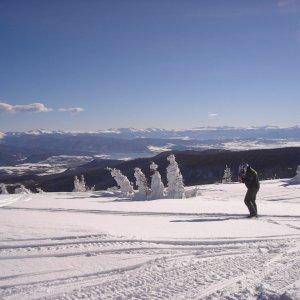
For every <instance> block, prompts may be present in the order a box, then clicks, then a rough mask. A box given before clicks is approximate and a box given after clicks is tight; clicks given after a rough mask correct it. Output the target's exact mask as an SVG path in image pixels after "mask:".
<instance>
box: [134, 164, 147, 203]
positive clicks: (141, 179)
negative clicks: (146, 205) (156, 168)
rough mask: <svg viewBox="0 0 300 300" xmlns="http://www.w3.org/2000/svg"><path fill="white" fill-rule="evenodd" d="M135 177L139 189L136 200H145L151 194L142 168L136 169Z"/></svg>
mask: <svg viewBox="0 0 300 300" xmlns="http://www.w3.org/2000/svg"><path fill="white" fill-rule="evenodd" d="M134 177H135V179H136V185H137V187H138V192H137V193H136V195H135V198H137V199H139V200H145V199H146V198H147V196H148V195H149V192H150V191H149V188H148V184H147V179H146V176H145V174H144V173H143V172H142V170H141V169H140V168H135V169H134Z"/></svg>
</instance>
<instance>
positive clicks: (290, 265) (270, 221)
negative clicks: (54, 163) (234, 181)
mask: <svg viewBox="0 0 300 300" xmlns="http://www.w3.org/2000/svg"><path fill="white" fill-rule="evenodd" d="M288 195H289V194H288V193H287V194H285V195H283V194H282V195H279V196H278V198H280V197H281V198H282V197H284V198H288V197H287V196H288ZM43 197H46V196H43ZM272 197H273V196H272ZM273 198H274V197H273ZM31 199H32V196H31V195H26V196H25V195H18V196H17V195H14V196H13V195H11V196H7V197H5V199H2V200H1V201H0V206H1V209H0V210H1V211H2V212H3V213H11V214H13V213H14V212H18V213H22V212H24V213H33V214H34V216H39V215H41V216H42V217H43V218H44V217H45V214H48V215H49V216H55V215H57V214H59V213H60V212H63V213H68V212H72V215H73V213H75V212H74V211H76V213H77V214H78V215H77V218H78V216H80V215H81V214H86V213H87V211H88V209H84V208H83V209H78V208H76V209H72V208H70V209H69V211H68V209H66V208H61V209H59V208H53V209H50V208H47V207H27V205H28V204H27V203H30V200H31ZM293 199H295V197H294V198H293ZM183 201H184V200H183ZM266 201H267V200H266ZM18 205H19V206H18ZM287 205H288V204H287ZM89 211H90V212H91V213H92V214H95V210H93V209H90V210H89ZM99 211H100V216H99V218H100V219H99V220H101V215H110V214H111V216H113V217H114V218H132V217H134V218H135V217H137V218H144V217H147V218H151V219H152V221H153V222H155V221H156V219H157V216H159V217H162V218H171V219H170V220H171V221H169V224H177V225H181V224H183V225H184V224H187V223H186V222H188V221H187V220H185V219H186V218H191V220H190V222H195V223H189V224H192V225H193V224H195V225H196V224H198V225H201V222H199V223H197V222H196V221H195V219H193V218H200V217H201V218H202V221H205V220H206V221H212V222H217V221H220V220H221V221H226V220H227V218H228V216H229V217H230V214H226V213H224V214H218V213H216V214H209V213H207V214H206V213H205V212H204V213H201V214H200V213H198V214H197V213H192V212H186V211H185V212H181V213H180V212H151V211H148V212H147V211H142V212H140V213H139V212H138V211H121V210H120V211H112V210H108V209H106V210H105V209H100V208H99ZM96 213H98V212H96ZM241 216H242V215H241ZM241 216H240V215H239V214H233V216H231V218H229V220H230V222H236V221H239V222H241ZM175 217H177V219H176V220H174V218H175ZM209 219H211V220H209ZM235 220H236V221H235ZM242 221H245V222H248V221H249V222H250V223H249V226H251V224H256V222H260V223H259V224H261V226H264V225H266V226H269V225H270V226H275V228H277V227H278V228H286V230H291V231H292V232H293V233H292V232H291V233H290V234H286V235H284V234H275V233H276V232H275V233H274V235H265V236H249V237H247V236H241V237H227V238H225V237H224V238H217V237H211V238H192V237H187V238H186V239H181V238H178V239H174V238H170V239H162V238H161V239H155V238H146V237H145V238H141V239H138V238H134V237H128V236H124V235H123V236H117V235H114V234H110V233H105V232H103V233H98V234H94V233H90V234H89V233H87V234H76V235H75V234H72V233H70V234H65V235H57V236H55V235H52V236H51V235H49V234H46V235H45V236H44V237H43V234H42V233H41V234H40V236H32V237H30V236H24V237H10V236H8V237H6V238H1V239H0V270H1V268H5V267H7V266H9V267H11V268H12V269H15V270H16V271H15V272H11V273H5V274H3V273H2V272H0V299H49V300H50V299H68V300H69V299H84V298H86V299H280V295H283V294H284V293H285V292H289V291H292V293H293V294H292V296H291V298H286V299H296V298H297V297H298V296H299V291H298V290H297V289H298V287H296V283H297V281H299V278H300V259H299V258H300V233H299V234H297V233H295V231H296V232H297V230H299V223H297V221H299V214H297V213H294V215H288V214H284V213H282V215H276V214H275V213H273V214H270V215H269V216H267V215H266V216H263V217H261V218H258V219H257V220H242ZM172 222H174V223H172ZM182 222H184V223H182ZM217 223H219V222H217ZM189 224H188V225H189ZM297 225H298V226H297ZM24 226H26V225H24ZM28 226H29V225H28ZM106 263H107V264H106ZM43 265H45V267H43ZM20 266H22V267H23V269H22V270H18V268H20ZM32 266H36V268H32ZM49 266H51V267H50V268H49ZM2 270H4V269H2ZM296 293H298V294H297V295H296ZM282 299H284V298H282Z"/></svg>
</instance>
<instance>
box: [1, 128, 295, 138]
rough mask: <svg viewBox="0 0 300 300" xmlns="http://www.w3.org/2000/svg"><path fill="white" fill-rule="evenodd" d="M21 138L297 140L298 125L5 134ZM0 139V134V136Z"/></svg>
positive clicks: (41, 130)
mask: <svg viewBox="0 0 300 300" xmlns="http://www.w3.org/2000/svg"><path fill="white" fill-rule="evenodd" d="M23 135H35V136H38V135H69V136H74V135H77V136H78V135H90V136H104V137H118V138H130V139H134V138H166V139H172V138H182V139H184V138H185V139H187V138H190V139H198V140H203V139H227V138H234V139H242V138H273V139H278V138H300V126H298V125H296V126H293V127H280V126H261V127H231V126H221V127H213V126H205V127H196V128H191V129H161V128H146V129H140V128H132V127H129V128H110V129H105V130H97V131H90V132H70V131H52V130H45V129H37V130H31V131H26V132H7V133H6V136H8V137H9V136H23ZM0 137H1V134H0Z"/></svg>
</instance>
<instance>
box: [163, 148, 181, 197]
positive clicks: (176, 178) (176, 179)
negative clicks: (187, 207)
mask: <svg viewBox="0 0 300 300" xmlns="http://www.w3.org/2000/svg"><path fill="white" fill-rule="evenodd" d="M167 159H168V161H169V162H170V164H169V166H168V167H167V180H168V189H167V196H168V198H185V192H184V184H183V178H182V175H181V172H180V170H179V167H178V164H177V162H176V159H175V156H174V154H171V155H170V156H168V158H167Z"/></svg>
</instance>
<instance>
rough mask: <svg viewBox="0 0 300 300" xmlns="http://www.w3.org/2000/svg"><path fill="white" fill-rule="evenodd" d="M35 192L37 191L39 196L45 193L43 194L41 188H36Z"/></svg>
mask: <svg viewBox="0 0 300 300" xmlns="http://www.w3.org/2000/svg"><path fill="white" fill-rule="evenodd" d="M36 191H37V192H38V193H39V194H43V193H45V192H44V191H43V190H42V188H36Z"/></svg>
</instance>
